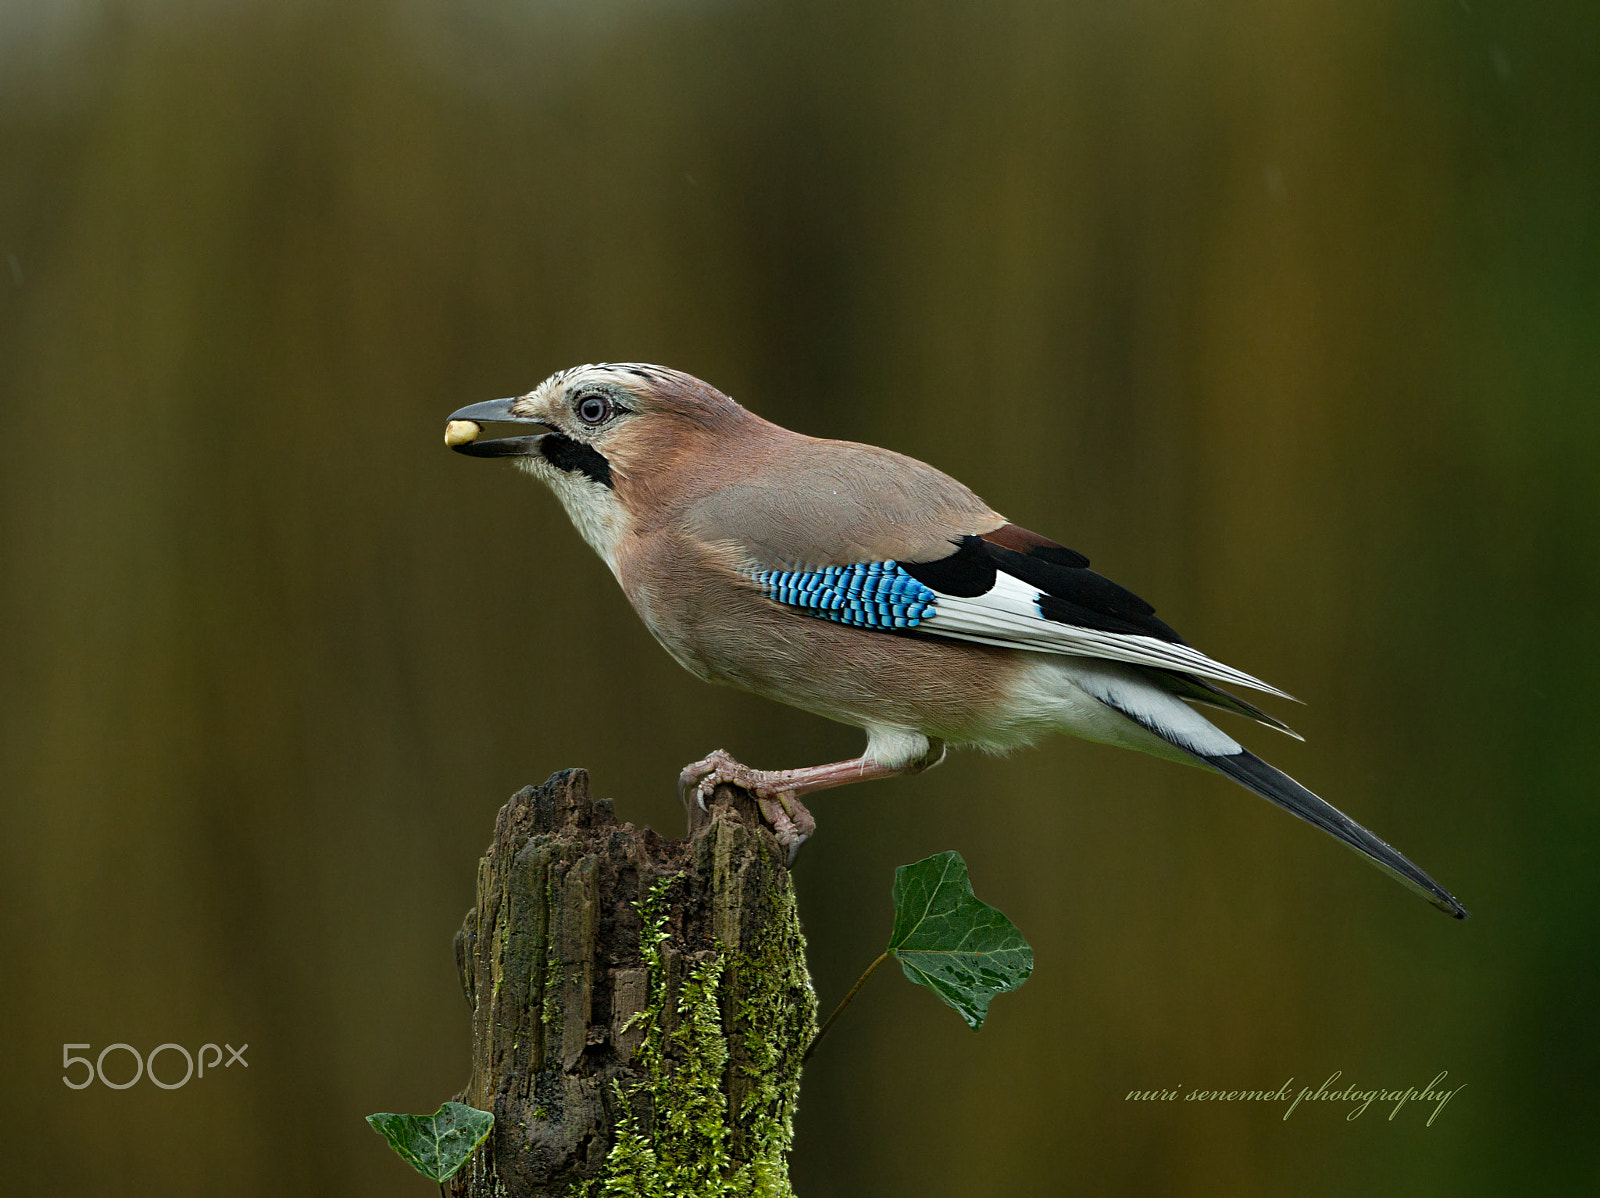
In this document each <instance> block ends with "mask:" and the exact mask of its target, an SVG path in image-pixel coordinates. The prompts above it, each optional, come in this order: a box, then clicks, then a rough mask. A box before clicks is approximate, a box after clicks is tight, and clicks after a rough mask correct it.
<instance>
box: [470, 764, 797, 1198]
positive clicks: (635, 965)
mask: <svg viewBox="0 0 1600 1198" xmlns="http://www.w3.org/2000/svg"><path fill="white" fill-rule="evenodd" d="M696 825H697V826H696V827H695V828H694V829H693V835H692V836H691V837H690V839H688V840H679V841H673V840H666V839H663V838H662V837H660V836H658V835H657V834H656V833H655V832H652V831H651V830H649V829H648V828H646V829H644V830H642V831H641V830H636V829H635V828H634V827H633V826H632V825H631V824H621V825H619V824H618V823H617V821H616V817H615V816H614V814H613V813H612V807H611V802H610V800H608V799H601V800H595V799H592V798H591V797H590V795H589V777H588V774H586V773H585V772H584V771H582V770H564V771H562V772H561V773H558V774H555V775H553V776H552V777H551V778H550V779H549V781H547V782H545V783H544V784H543V785H541V786H536V787H533V786H530V787H527V788H525V789H523V790H521V791H519V792H518V793H517V794H515V795H513V796H512V798H511V800H510V801H509V802H508V803H507V804H506V805H505V807H504V808H502V809H501V811H500V816H499V818H498V820H497V821H496V823H495V835H494V843H493V844H491V845H490V846H489V850H488V852H487V853H486V854H485V855H484V857H483V860H482V861H481V862H480V863H479V866H478V891H477V906H476V907H475V908H474V909H473V910H472V911H470V912H468V913H467V917H466V921H465V922H464V923H463V924H462V927H461V931H460V932H458V933H457V935H456V962H457V966H458V968H459V970H460V973H461V984H462V986H463V988H464V989H465V991H466V995H467V1001H468V1003H469V1004H470V1005H471V1007H472V1026H473V1046H472V1079H471V1081H470V1082H469V1083H468V1086H467V1089H466V1090H465V1092H464V1093H462V1094H461V1095H459V1096H458V1097H459V1101H462V1102H465V1103H467V1104H468V1105H470V1106H474V1107H478V1108H479V1109H482V1110H490V1111H493V1112H494V1115H495V1126H494V1131H493V1133H492V1135H491V1137H490V1139H489V1141H488V1142H487V1143H486V1144H485V1145H484V1146H483V1147H482V1148H481V1149H480V1150H479V1151H478V1152H477V1153H475V1154H474V1155H473V1157H472V1160H471V1161H470V1162H469V1164H468V1165H467V1167H466V1168H464V1169H463V1170H462V1171H461V1173H459V1174H457V1175H456V1177H455V1178H454V1179H452V1183H451V1184H452V1193H454V1194H456V1195H470V1196H472V1198H487V1196H489V1195H496V1196H501V1195H504V1196H509V1198H522V1196H524V1195H558V1194H559V1195H568V1194H572V1193H596V1194H598V1193H600V1192H602V1187H603V1188H604V1191H605V1192H611V1193H621V1194H639V1195H655V1194H661V1195H667V1194H670V1195H673V1198H680V1196H682V1198H693V1196H695V1195H700V1194H705V1195H712V1194H717V1195H721V1194H764V1195H765V1194H771V1195H788V1194H789V1193H790V1190H789V1184H788V1177H787V1153H788V1149H789V1144H790V1141H791V1138H792V1119H793V1115H794V1108H795V1104H796V1102H797V1099H798V1095H799V1078H800V1062H801V1058H802V1056H803V1054H804V1052H805V1049H806V1046H807V1045H808V1044H809V1043H810V1040H811V1037H812V1035H813V1034H814V1033H815V1031H816V997H815V994H814V993H813V991H812V988H811V979H810V976H809V974H808V973H807V972H806V966H805V942H804V939H803V938H802V936H801V934H800V924H799V919H798V916H797V914H796V911H795V902H794V892H793V889H792V887H791V885H790V880H789V872H788V870H787V869H786V868H785V867H784V864H783V856H782V851H781V850H780V849H779V848H778V845H777V843H776V841H774V840H773V838H772V835H771V832H770V831H769V830H768V829H767V828H766V827H765V825H763V824H762V822H761V819H760V817H759V814H758V813H757V811H756V808H755V804H754V803H753V802H752V801H751V800H750V798H749V796H748V795H746V794H744V792H742V791H735V790H733V789H731V788H723V789H722V790H720V791H719V792H718V793H717V796H716V799H715V801H714V802H713V803H712V805H711V811H710V813H709V815H700V816H698V818H697V820H696Z"/></svg>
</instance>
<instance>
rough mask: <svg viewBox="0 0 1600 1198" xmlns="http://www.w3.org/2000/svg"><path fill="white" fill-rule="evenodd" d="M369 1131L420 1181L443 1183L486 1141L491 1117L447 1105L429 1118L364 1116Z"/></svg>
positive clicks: (423, 1116)
mask: <svg viewBox="0 0 1600 1198" xmlns="http://www.w3.org/2000/svg"><path fill="white" fill-rule="evenodd" d="M367 1122H368V1123H370V1124H371V1125H372V1130H373V1131H375V1132H377V1133H378V1134H379V1135H380V1136H382V1137H383V1138H384V1139H385V1140H388V1141H389V1147H391V1148H393V1149H394V1150H395V1151H396V1152H398V1153H399V1154H400V1157H401V1159H402V1160H404V1161H405V1162H406V1164H408V1165H410V1166H411V1167H412V1168H413V1169H415V1170H416V1171H417V1172H418V1173H420V1174H422V1175H423V1176H424V1177H429V1178H432V1179H433V1180H434V1181H444V1180H445V1179H446V1178H448V1177H450V1176H452V1175H453V1174H454V1173H455V1171H456V1170H457V1169H459V1168H461V1166H462V1165H464V1164H466V1163H467V1158H468V1157H469V1156H471V1155H472V1151H473V1149H475V1148H477V1146H478V1145H479V1144H481V1143H483V1142H484V1141H485V1140H487V1139H488V1138H489V1131H490V1129H491V1128H492V1127H494V1116H493V1115H491V1114H490V1113H489V1112H488V1111H480V1110H478V1109H477V1108H476V1107H470V1106H464V1105H462V1104H461V1103H459V1102H447V1103H445V1104H444V1105H443V1106H442V1107H440V1108H439V1109H438V1110H436V1111H434V1112H433V1114H431V1115H385V1114H377V1115H368V1116H367Z"/></svg>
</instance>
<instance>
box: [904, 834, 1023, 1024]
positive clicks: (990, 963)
mask: <svg viewBox="0 0 1600 1198" xmlns="http://www.w3.org/2000/svg"><path fill="white" fill-rule="evenodd" d="M888 952H889V953H890V955H891V956H893V957H894V958H895V959H896V960H897V961H899V962H900V968H901V969H903V970H905V974H906V977H908V978H910V979H911V980H912V981H913V982H916V983H917V985H919V986H926V987H927V988H928V989H929V990H932V991H933V992H934V993H935V994H937V995H938V996H939V997H940V998H942V999H944V1001H945V1002H947V1003H949V1004H950V1005H951V1006H952V1007H954V1008H955V1009H956V1010H957V1011H959V1012H960V1013H961V1018H963V1019H965V1020H966V1021H967V1025H968V1026H969V1027H971V1028H972V1029H973V1030H974V1031H976V1030H977V1029H978V1028H980V1027H982V1026H983V1020H984V1016H985V1015H987V1014H988V1012H989V1000H990V999H992V998H993V997H994V996H995V995H996V994H1004V993H1005V992H1006V991H1008V990H1015V989H1016V988H1017V987H1018V986H1020V985H1022V983H1023V982H1025V981H1027V980H1028V975H1029V974H1030V973H1032V972H1033V946H1032V945H1030V944H1029V943H1028V942H1027V941H1026V940H1024V939H1023V938H1022V933H1021V932H1019V931H1018V930H1017V925H1016V924H1014V923H1012V922H1011V921H1010V920H1009V919H1007V918H1006V917H1005V916H1004V915H1002V914H1001V913H1000V912H999V911H997V910H995V908H993V907H991V906H990V905H989V904H988V903H986V902H983V901H982V900H981V899H979V898H978V897H977V896H976V895H974V894H973V893H972V883H971V882H969V881H968V880H967V863H966V862H965V861H963V860H962V859H961V854H960V853H957V852H948V853H935V854H934V855H933V856H932V857H926V858H924V859H923V860H921V861H918V862H917V863H916V864H915V865H902V866H901V867H900V868H899V869H897V870H895V872H894V932H893V934H892V935H891V936H890V937H889V948H888Z"/></svg>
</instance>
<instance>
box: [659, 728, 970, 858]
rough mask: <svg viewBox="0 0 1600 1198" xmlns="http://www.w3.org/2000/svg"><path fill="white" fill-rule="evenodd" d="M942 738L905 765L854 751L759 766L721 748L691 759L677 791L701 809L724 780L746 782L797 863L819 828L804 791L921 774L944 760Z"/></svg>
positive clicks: (746, 788) (680, 775)
mask: <svg viewBox="0 0 1600 1198" xmlns="http://www.w3.org/2000/svg"><path fill="white" fill-rule="evenodd" d="M944 754H945V747H944V742H943V741H940V740H934V741H931V742H930V743H929V747H928V751H927V753H926V754H924V755H923V756H922V757H919V758H917V759H916V760H915V761H911V762H908V763H906V764H905V765H900V766H893V765H884V764H883V763H882V762H878V761H874V760H872V759H871V758H869V757H865V756H862V757H853V758H851V759H850V760H849V761H834V762H830V763H828V764H827V765H810V766H804V767H802V768H800V769H792V770H758V769H752V768H751V767H750V766H748V765H745V764H743V763H742V762H739V761H735V760H734V758H733V756H732V755H731V754H729V753H727V752H725V751H724V750H722V749H718V750H717V751H716V752H715V753H712V754H711V755H710V756H709V757H705V758H702V759H701V760H699V761H696V762H694V763H693V764H692V765H687V766H685V767H684V768H683V772H682V773H680V774H679V775H678V795H679V797H680V798H681V799H682V800H683V802H684V806H688V804H689V796H690V795H691V794H693V796H694V799H695V801H696V802H697V803H698V804H699V805H700V808H701V810H704V809H705V805H706V800H707V799H708V798H710V797H711V795H712V794H713V793H714V792H715V791H716V789H717V787H719V786H721V785H722V784H723V783H729V784H731V785H733V786H740V787H743V788H744V789H745V790H748V791H749V792H750V793H751V794H753V795H755V797H756V803H757V804H758V805H759V806H760V808H761V814H762V816H763V818H765V819H766V821H767V822H768V823H769V824H771V825H772V830H773V832H774V833H776V835H777V838H778V843H779V844H781V845H782V846H783V847H784V848H785V849H786V850H787V851H788V854H789V862H790V864H793V863H794V859H795V856H796V855H797V854H798V853H799V851H800V846H801V845H802V844H804V843H805V842H806V840H807V839H808V838H809V837H810V836H811V834H812V833H813V832H815V831H816V828H817V821H816V820H815V819H814V818H813V817H812V815H811V812H809V811H807V810H806V808H805V804H804V803H802V802H801V801H800V796H801V795H804V794H810V793H811V792H812V791H814V790H830V789H832V788H833V787H835V786H848V785H850V783H852V782H872V781H875V780H877V779H879V778H897V777H899V776H900V775H902V774H920V773H921V772H922V771H923V770H925V769H929V768H931V767H932V766H935V765H938V764H939V762H941V761H943V760H944Z"/></svg>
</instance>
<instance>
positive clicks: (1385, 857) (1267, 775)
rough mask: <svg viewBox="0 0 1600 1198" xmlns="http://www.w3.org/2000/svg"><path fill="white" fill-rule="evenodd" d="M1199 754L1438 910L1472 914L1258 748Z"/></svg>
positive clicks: (1401, 856) (1394, 851) (1450, 895)
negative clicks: (1272, 763) (1267, 759)
mask: <svg viewBox="0 0 1600 1198" xmlns="http://www.w3.org/2000/svg"><path fill="white" fill-rule="evenodd" d="M1199 760H1200V761H1203V762H1205V763H1206V764H1207V765H1209V766H1210V767H1211V768H1212V769H1214V770H1216V771H1217V772H1218V773H1221V774H1226V775H1227V776H1228V777H1230V778H1232V779H1233V780H1234V781H1235V782H1237V783H1239V784H1240V785H1241V786H1243V787H1246V788H1247V789H1249V790H1252V791H1254V792H1255V793H1256V794H1258V795H1260V796H1261V797H1262V798H1264V799H1266V800H1267V801H1268V802H1272V803H1276V804H1277V805H1278V806H1279V807H1282V808H1283V809H1284V810H1285V811H1287V812H1289V813H1290V814H1292V815H1298V816H1299V817H1300V818H1301V819H1303V820H1305V821H1306V823H1308V824H1311V825H1313V826H1315V827H1318V828H1321V829H1322V830H1323V831H1324V832H1326V833H1328V834H1329V835H1330V836H1333V837H1336V838H1337V839H1338V840H1340V841H1342V842H1343V843H1344V844H1346V845H1348V846H1349V847H1350V848H1352V849H1354V850H1355V851H1356V852H1358V853H1360V854H1361V855H1362V856H1363V857H1366V858H1367V859H1368V860H1369V861H1371V862H1373V863H1374V864H1375V865H1377V866H1379V867H1380V868H1381V869H1383V870H1384V871H1385V872H1386V873H1388V874H1390V875H1392V876H1393V877H1394V878H1395V879H1396V880H1398V881H1399V882H1401V883H1402V884H1403V885H1405V886H1407V887H1409V888H1410V889H1412V890H1414V891H1416V892H1417V893H1418V894H1420V895H1421V896H1422V897H1423V898H1425V899H1427V900H1428V901H1429V902H1430V903H1432V904H1433V905H1434V906H1435V907H1438V908H1439V910H1441V911H1444V912H1446V913H1448V914H1450V915H1453V916H1455V918H1457V919H1466V918H1467V909H1466V908H1465V907H1463V906H1462V905H1461V902H1460V900H1458V899H1457V898H1456V896H1455V895H1453V894H1451V893H1450V892H1449V891H1448V890H1446V889H1445V888H1444V887H1443V886H1441V885H1439V883H1437V882H1435V881H1434V880H1433V879H1432V878H1430V877H1429V876H1428V875H1427V874H1425V873H1423V872H1422V870H1420V869H1418V868H1417V867H1416V866H1415V865H1413V864H1412V863H1411V861H1410V860H1409V859H1408V858H1407V857H1406V856H1405V854H1403V853H1401V852H1399V851H1398V850H1396V849H1394V848H1392V847H1391V846H1390V845H1389V844H1388V843H1386V842H1385V841H1382V840H1379V839H1378V838H1377V837H1376V836H1374V835H1373V834H1372V833H1371V832H1369V831H1367V830H1366V829H1365V828H1363V827H1362V826H1361V825H1360V824H1358V823H1356V821H1355V820H1353V819H1351V818H1350V817H1349V816H1347V815H1345V814H1344V812H1342V811H1340V810H1339V809H1338V808H1336V807H1334V806H1333V805H1332V804H1331V803H1328V802H1326V801H1324V800H1323V799H1320V798H1318V797H1317V796H1316V795H1314V794H1312V793H1311V792H1310V791H1309V790H1307V789H1306V788H1305V787H1304V786H1301V785H1300V783H1298V782H1296V781H1295V780H1294V779H1293V778H1291V777H1289V775H1288V774H1286V773H1284V772H1283V771H1282V770H1280V769H1276V768H1274V767H1273V766H1270V765H1268V764H1267V763H1266V762H1265V761H1262V760H1261V758H1259V757H1257V756H1256V755H1255V754H1254V753H1251V752H1249V751H1242V752H1238V753H1234V754H1231V755H1230V756H1227V757H1200V758H1199Z"/></svg>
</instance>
